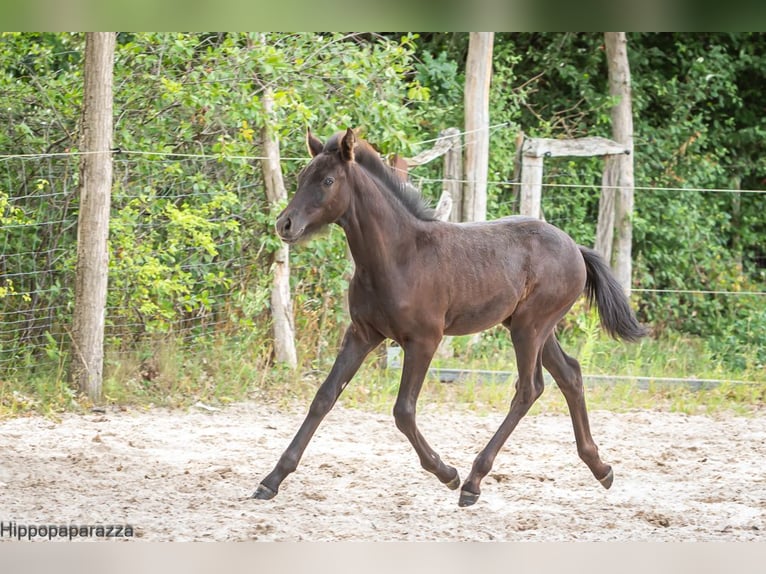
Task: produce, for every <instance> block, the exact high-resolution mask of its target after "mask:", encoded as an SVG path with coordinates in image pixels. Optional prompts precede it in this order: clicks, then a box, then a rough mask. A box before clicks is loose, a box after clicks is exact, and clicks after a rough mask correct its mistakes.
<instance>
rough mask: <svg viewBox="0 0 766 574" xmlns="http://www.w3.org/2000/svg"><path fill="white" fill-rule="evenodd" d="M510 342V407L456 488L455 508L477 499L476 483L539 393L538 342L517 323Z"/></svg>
mask: <svg viewBox="0 0 766 574" xmlns="http://www.w3.org/2000/svg"><path fill="white" fill-rule="evenodd" d="M509 329H510V331H511V339H512V340H513V346H514V349H515V351H516V363H517V367H518V371H519V378H518V379H517V380H516V392H515V394H514V396H513V399H512V400H511V407H510V409H509V411H508V414H507V415H506V417H505V419H503V422H502V423H501V424H500V427H499V428H498V429H497V431H496V432H495V434H494V436H493V437H492V438H491V439H490V441H489V442H488V443H487V446H485V447H484V449H483V450H482V451H481V452H480V453H479V454H478V455H477V456H476V458H475V459H474V462H473V466H472V467H471V472H470V474H469V475H468V478H466V481H465V482H464V483H463V486H462V487H461V489H460V499H459V501H458V505H459V506H471V505H472V504H475V503H476V501H477V500H478V499H479V495H480V493H481V489H480V484H481V481H482V480H483V479H484V477H485V476H487V474H489V471H490V470H491V469H492V465H493V464H494V461H495V458H496V457H497V454H498V453H499V452H500V449H501V448H502V447H503V445H504V444H505V442H506V441H507V440H508V437H510V436H511V433H512V432H513V430H514V429H515V428H516V426H517V425H518V424H519V421H521V419H522V418H523V417H524V415H526V414H527V412H528V411H529V409H530V408H531V406H532V405H533V404H534V402H535V401H536V400H537V399H538V398H539V397H540V395H541V394H542V393H543V388H544V383H543V368H542V355H541V352H540V351H541V343H540V341H539V340H538V339H536V338H535V337H528V336H527V332H526V331H525V330H524V329H523V328H520V327H519V325H518V323H511V324H510V325H509Z"/></svg>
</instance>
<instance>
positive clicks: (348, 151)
mask: <svg viewBox="0 0 766 574" xmlns="http://www.w3.org/2000/svg"><path fill="white" fill-rule="evenodd" d="M355 144H356V135H355V134H354V130H352V129H351V128H348V129H347V130H346V133H345V134H343V139H341V140H340V157H341V159H342V160H343V161H354V145H355Z"/></svg>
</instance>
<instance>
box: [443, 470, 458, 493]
mask: <svg viewBox="0 0 766 574" xmlns="http://www.w3.org/2000/svg"><path fill="white" fill-rule="evenodd" d="M444 484H446V485H447V488H449V489H450V490H457V487H458V486H460V475H459V474H458V473H457V471H455V478H453V479H452V480H450V481H449V482H445V483H444Z"/></svg>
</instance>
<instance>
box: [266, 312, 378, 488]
mask: <svg viewBox="0 0 766 574" xmlns="http://www.w3.org/2000/svg"><path fill="white" fill-rule="evenodd" d="M382 340H383V336H382V335H379V334H377V333H376V334H374V335H372V336H368V337H365V336H363V335H362V334H361V333H360V332H359V330H358V329H357V328H356V327H355V326H354V325H353V324H352V325H351V326H350V327H349V328H348V329H347V330H346V334H345V335H344V337H343V343H342V345H341V349H340V352H339V353H338V356H337V357H336V359H335V364H334V365H333V367H332V369H331V370H330V374H329V375H328V376H327V378H326V379H325V381H324V382H323V383H322V385H321V386H320V387H319V389H318V390H317V393H316V395H315V396H314V400H313V401H312V402H311V406H310V407H309V412H308V414H307V415H306V418H305V419H304V421H303V424H302V425H301V427H300V428H299V429H298V432H297V433H296V434H295V437H294V438H293V440H292V442H291V443H290V445H289V446H288V447H287V449H286V450H285V451H284V452H283V453H282V456H281V457H279V461H278V462H277V464H276V466H275V467H274V470H272V471H271V472H270V473H269V474H268V476H266V478H264V479H263V480H262V481H261V483H260V484H259V485H258V489H257V490H256V491H255V493H254V494H253V496H252V497H253V498H258V499H261V500H268V499H271V498H274V497H275V496H276V495H277V492H278V491H279V485H280V484H282V481H283V480H284V479H285V477H286V476H287V475H288V474H290V473H291V472H294V471H295V469H296V468H297V467H298V463H299V462H300V460H301V457H302V456H303V451H305V450H306V447H307V446H308V444H309V441H310V440H311V437H312V436H314V432H315V431H316V430H317V428H318V427H319V423H321V422H322V419H324V417H325V416H326V415H327V413H329V412H330V409H332V407H333V406H334V405H335V402H336V401H337V400H338V397H339V396H340V394H341V393H342V392H343V389H345V388H346V385H347V384H348V382H349V381H350V380H351V378H352V377H353V376H354V375H355V374H356V372H357V371H358V370H359V367H360V366H361V364H362V362H363V361H364V359H365V357H366V356H367V355H368V354H369V353H370V351H372V350H373V349H374V348H375V347H377V346H378V345H379V344H380V342H381V341H382Z"/></svg>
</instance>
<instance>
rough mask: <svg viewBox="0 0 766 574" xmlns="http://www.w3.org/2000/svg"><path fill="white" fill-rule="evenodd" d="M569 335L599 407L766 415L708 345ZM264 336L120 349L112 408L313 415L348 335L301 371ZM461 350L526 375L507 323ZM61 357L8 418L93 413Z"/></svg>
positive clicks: (454, 401) (33, 379)
mask: <svg viewBox="0 0 766 574" xmlns="http://www.w3.org/2000/svg"><path fill="white" fill-rule="evenodd" d="M323 338H324V339H325V342H324V343H323V342H321V340H322V339H323ZM559 338H560V340H561V343H562V346H563V348H564V349H565V351H566V352H567V353H568V354H570V355H572V356H574V357H576V358H577V359H578V360H579V361H580V364H581V366H582V370H583V372H584V373H585V374H586V375H600V376H602V378H600V379H598V380H592V379H588V378H587V377H586V383H585V386H586V396H587V400H588V405H589V407H590V408H591V409H609V410H628V409H636V408H642V409H643V408H645V409H663V410H672V411H679V412H686V413H706V414H713V413H720V412H733V413H736V414H741V415H752V414H755V413H759V412H763V410H764V404H765V402H766V380H765V379H766V377H764V373H763V370H762V369H761V368H758V367H757V366H751V367H747V368H732V367H731V366H728V365H727V364H726V363H725V362H724V361H722V360H721V359H719V358H716V356H715V355H714V353H712V352H711V351H710V349H709V348H708V345H707V344H706V342H705V341H704V340H702V339H699V338H693V337H686V336H682V335H678V334H673V333H670V334H666V335H663V336H661V337H656V338H646V339H644V340H642V341H641V342H639V343H637V344H624V343H620V342H617V341H614V340H611V339H609V338H608V337H606V336H605V335H604V334H603V332H602V331H601V329H600V328H599V325H598V319H597V318H596V317H595V316H594V315H592V314H589V313H585V312H583V313H579V314H576V315H575V316H574V318H573V319H572V320H570V322H569V323H568V324H566V325H565V326H564V328H563V329H562V330H561V333H560V337H559ZM264 340H267V339H266V338H265V337H263V336H262V334H261V335H259V336H255V335H254V336H252V337H249V338H248V337H228V336H220V337H200V338H198V339H195V340H194V341H192V342H188V341H187V342H179V341H175V340H163V341H156V342H154V343H153V344H152V345H151V346H149V347H145V348H143V349H139V350H134V351H132V352H119V353H118V352H112V353H108V354H107V359H106V369H105V371H106V373H105V381H104V398H105V401H106V402H107V403H108V404H113V405H134V406H140V407H151V406H168V407H177V408H180V407H188V406H190V405H194V404H197V403H203V404H205V405H211V406H219V407H220V406H223V405H226V404H228V403H232V402H238V401H246V400H263V401H269V402H272V403H274V404H275V405H276V406H277V407H284V408H289V407H293V406H296V405H300V407H301V408H305V406H306V405H307V404H308V402H309V401H310V400H311V398H312V397H313V394H314V392H315V391H316V388H317V387H318V385H319V384H320V383H321V381H322V380H323V379H324V377H325V376H326V374H327V373H328V372H329V370H330V367H331V365H332V362H333V360H334V357H335V352H336V350H337V341H339V335H338V333H333V334H331V335H327V334H326V333H323V332H321V331H320V330H319V329H311V328H305V326H304V332H303V333H302V338H301V340H300V345H299V352H300V355H301V356H302V363H301V365H300V366H299V368H298V369H297V371H296V372H291V371H289V370H285V369H281V368H279V367H275V366H274V365H272V364H271V361H270V360H271V349H270V347H269V346H268V345H264V344H263V341H264ZM330 342H332V344H330ZM451 348H452V356H451V357H446V358H445V357H439V358H436V359H434V362H433V366H434V367H437V368H438V367H441V368H456V369H466V370H490V371H494V370H502V371H511V372H513V371H515V359H514V355H513V348H512V346H511V344H510V337H509V336H508V334H507V332H506V331H505V330H504V329H503V328H498V329H495V330H490V331H488V332H486V333H484V334H483V335H482V336H481V337H479V338H478V339H477V338H475V337H456V338H453V339H452V340H451ZM319 349H322V351H321V352H319ZM49 351H50V353H52V354H53V358H54V359H55V360H53V361H51V362H50V365H51V366H50V367H49V368H40V369H38V370H36V371H34V372H33V373H31V374H30V375H29V376H27V377H25V378H23V379H20V380H17V379H14V380H11V381H7V382H5V381H4V382H2V384H0V418H2V417H8V416H20V415H25V414H30V413H39V414H43V415H45V416H54V417H55V416H56V415H57V413H61V412H64V411H75V412H77V411H87V409H89V408H90V407H91V406H92V405H90V404H89V403H88V402H87V400H86V399H84V398H83V397H81V396H80V395H79V394H78V393H76V392H75V391H74V390H73V389H72V387H71V386H70V384H69V383H68V381H67V380H66V372H67V368H66V366H67V365H66V362H67V357H66V355H65V354H64V353H63V352H61V351H60V350H57V349H50V350H49ZM57 353H58V354H57ZM400 376H401V371H400V370H399V369H393V368H390V369H389V368H385V366H383V365H381V361H380V360H379V357H378V356H373V357H371V358H369V359H368V360H367V362H366V363H365V365H363V367H362V369H361V370H360V372H359V373H358V374H357V376H356V377H355V378H354V380H353V381H352V382H351V384H349V386H348V388H347V389H346V390H345V392H344V394H343V395H342V397H341V399H340V403H341V404H344V405H346V406H350V407H354V408H360V409H366V410H372V411H376V412H390V411H391V409H392V407H393V403H394V401H395V397H396V393H397V390H398V386H399V377H400ZM612 377H616V378H614V379H612ZM622 377H626V378H622ZM630 377H640V378H641V380H642V381H643V384H642V385H638V384H637V383H636V381H635V380H633V379H630ZM673 377H677V378H687V379H688V378H693V379H694V378H696V379H716V380H719V381H722V384H719V385H718V386H716V387H715V388H712V389H708V390H696V391H695V390H691V389H690V388H689V387H688V386H686V385H684V384H681V383H673V384H670V383H668V382H666V381H665V379H667V378H673ZM739 381H744V383H743V382H739ZM547 386H548V387H549V388H548V390H547V391H546V393H544V394H543V397H542V398H541V399H540V400H539V401H538V402H537V403H536V404H535V406H534V407H533V409H532V413H539V412H566V403H565V402H564V400H563V397H562V396H561V393H559V392H558V391H557V390H555V388H554V387H555V385H554V384H552V383H550V384H548V385H547ZM513 390H514V389H513V377H511V378H510V379H509V380H507V381H503V380H499V379H498V380H487V379H486V378H485V377H480V376H473V377H472V376H470V375H469V376H468V377H467V378H464V379H463V380H461V381H460V382H456V383H441V382H439V381H438V380H437V379H436V378H435V377H434V376H429V378H428V380H427V381H426V383H425V385H424V388H423V391H422V393H421V401H420V404H421V405H425V404H429V403H433V404H438V405H443V406H444V408H469V409H472V410H474V411H478V412H491V411H497V410H501V411H504V410H506V409H507V408H508V404H509V403H510V400H511V397H512V395H513Z"/></svg>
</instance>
